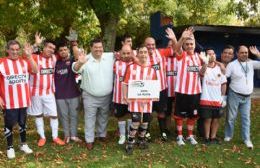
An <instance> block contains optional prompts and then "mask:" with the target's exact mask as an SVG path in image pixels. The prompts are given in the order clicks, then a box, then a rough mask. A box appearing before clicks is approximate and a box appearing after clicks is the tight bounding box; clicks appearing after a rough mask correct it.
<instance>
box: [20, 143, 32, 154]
mask: <svg viewBox="0 0 260 168" xmlns="http://www.w3.org/2000/svg"><path fill="white" fill-rule="evenodd" d="M20 150H21V151H23V152H24V153H26V154H31V153H33V151H32V150H31V149H30V148H29V146H28V145H27V144H23V145H21V147H20Z"/></svg>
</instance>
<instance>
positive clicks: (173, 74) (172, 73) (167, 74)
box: [166, 71, 177, 76]
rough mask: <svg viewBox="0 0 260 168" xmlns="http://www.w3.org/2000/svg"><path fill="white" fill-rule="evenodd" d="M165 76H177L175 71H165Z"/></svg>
mask: <svg viewBox="0 0 260 168" xmlns="http://www.w3.org/2000/svg"><path fill="white" fill-rule="evenodd" d="M166 76H177V71H167V72H166Z"/></svg>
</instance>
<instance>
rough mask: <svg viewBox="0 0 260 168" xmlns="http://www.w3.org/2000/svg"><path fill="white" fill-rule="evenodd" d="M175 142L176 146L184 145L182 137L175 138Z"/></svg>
mask: <svg viewBox="0 0 260 168" xmlns="http://www.w3.org/2000/svg"><path fill="white" fill-rule="evenodd" d="M176 140H177V144H178V145H179V146H182V145H185V143H184V139H183V136H182V135H178V137H177V139H176Z"/></svg>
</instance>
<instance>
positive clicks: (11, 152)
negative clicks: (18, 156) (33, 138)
mask: <svg viewBox="0 0 260 168" xmlns="http://www.w3.org/2000/svg"><path fill="white" fill-rule="evenodd" d="M7 157H8V159H14V158H15V152H14V148H10V149H8V150H7Z"/></svg>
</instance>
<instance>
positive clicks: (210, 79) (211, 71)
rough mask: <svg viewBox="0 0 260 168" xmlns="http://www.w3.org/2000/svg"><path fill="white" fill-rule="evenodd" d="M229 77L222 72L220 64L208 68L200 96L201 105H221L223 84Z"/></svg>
mask: <svg viewBox="0 0 260 168" xmlns="http://www.w3.org/2000/svg"><path fill="white" fill-rule="evenodd" d="M226 82H227V79H226V77H225V75H223V74H222V73H221V69H220V67H219V66H216V65H215V67H213V68H210V67H207V70H206V72H205V74H204V76H203V78H202V93H201V97H200V105H202V106H211V107H221V101H222V97H221V85H222V84H225V83H226Z"/></svg>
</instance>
